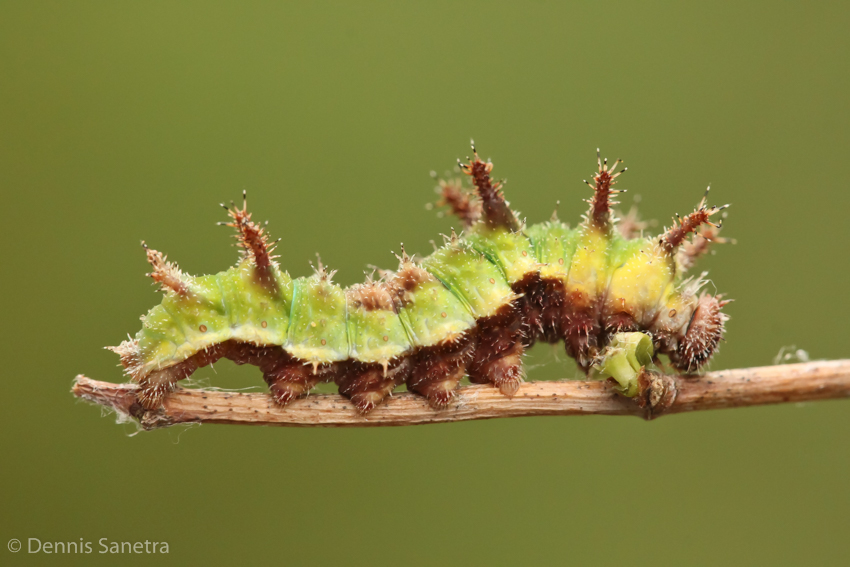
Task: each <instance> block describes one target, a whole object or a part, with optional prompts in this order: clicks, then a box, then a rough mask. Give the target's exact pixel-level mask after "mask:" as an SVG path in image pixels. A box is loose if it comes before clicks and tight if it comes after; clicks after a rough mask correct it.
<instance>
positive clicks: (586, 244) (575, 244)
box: [136, 221, 696, 373]
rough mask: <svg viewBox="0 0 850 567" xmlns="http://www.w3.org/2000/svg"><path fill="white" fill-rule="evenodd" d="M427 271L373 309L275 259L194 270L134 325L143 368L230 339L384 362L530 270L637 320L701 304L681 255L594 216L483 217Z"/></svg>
mask: <svg viewBox="0 0 850 567" xmlns="http://www.w3.org/2000/svg"><path fill="white" fill-rule="evenodd" d="M422 268H423V269H424V270H425V271H426V272H427V273H428V274H430V275H431V276H432V277H425V278H423V280H422V281H419V282H417V284H416V285H415V286H414V287H413V288H412V289H410V290H408V291H406V292H405V295H404V297H403V298H400V300H399V301H398V302H397V304H396V305H395V307H394V308H393V309H372V310H368V309H366V308H365V307H363V306H362V305H355V304H354V303H349V302H347V300H346V293H345V292H344V290H343V289H342V288H340V287H339V286H338V285H336V284H333V283H331V282H330V281H329V279H328V278H327V277H324V276H323V275H320V274H316V275H313V276H311V277H309V278H299V279H297V280H292V279H291V278H290V277H289V275H288V274H287V273H286V272H282V271H280V270H279V269H278V268H277V267H273V268H272V269H271V277H272V280H273V281H272V282H268V281H266V282H262V281H260V280H259V279H258V277H257V274H256V273H255V270H256V268H255V267H254V266H253V265H252V264H251V263H250V262H249V261H243V262H241V263H240V264H239V265H237V266H235V267H233V268H230V269H229V270H227V271H224V272H221V273H219V274H216V275H211V276H202V277H188V278H187V284H188V288H189V292H188V293H186V294H184V295H179V294H177V293H174V292H167V293H166V295H165V298H164V299H163V301H162V303H161V304H160V305H158V306H156V307H154V308H153V309H152V310H151V311H150V312H149V313H148V314H147V316H146V317H144V326H143V328H142V330H141V331H140V332H139V333H138V334H137V336H136V339H137V340H138V342H139V355H140V359H141V360H140V362H141V364H142V366H143V372H145V373H147V372H150V371H152V370H155V369H158V368H163V367H166V366H170V365H172V364H175V363H177V362H180V361H182V360H185V359H186V358H188V357H190V356H192V355H193V354H195V353H197V352H200V351H201V350H203V349H206V348H209V347H210V346H213V345H215V344H217V343H221V342H224V341H227V340H231V339H234V340H239V341H244V342H248V343H252V344H257V345H280V346H283V348H285V349H286V351H287V352H289V353H290V354H291V355H293V356H295V357H297V358H299V359H301V360H304V361H305V362H313V363H318V364H322V363H331V362H337V361H342V360H346V359H355V360H359V361H361V362H367V363H378V362H384V361H388V360H391V359H393V358H396V357H399V356H402V355H404V354H405V353H407V352H409V351H410V350H411V349H413V348H415V347H427V346H432V345H436V344H439V343H441V342H443V341H446V340H452V339H454V338H457V337H459V336H461V335H462V334H464V333H465V332H467V331H468V330H469V329H471V328H472V327H474V326H475V324H476V320H478V319H481V318H483V317H489V316H492V315H494V314H496V313H497V312H498V311H499V309H500V308H501V307H503V306H504V305H506V304H508V303H510V302H512V301H513V300H514V299H516V297H517V296H516V294H515V293H514V292H513V290H512V289H511V284H515V283H517V282H519V281H521V280H522V279H523V278H524V277H526V276H527V275H529V274H534V273H538V272H539V274H540V276H541V277H543V278H544V279H559V280H561V281H563V282H564V285H565V288H566V291H567V294H568V300H569V301H575V302H578V303H583V304H585V306H595V305H601V306H602V307H601V309H602V315H611V314H616V313H621V312H622V313H628V314H629V315H630V316H632V317H633V318H634V319H635V321H636V322H638V323H639V324H640V325H641V326H642V328H646V326H647V325H649V324H650V323H652V324H653V325H655V328H657V329H661V330H664V329H678V328H681V327H682V325H683V324H685V323H686V322H687V320H688V319H687V318H688V317H690V315H691V313H692V312H693V309H694V305H695V301H696V300H695V298H694V296H693V293H692V292H687V291H685V290H683V289H682V286H680V285H679V283H678V282H677V279H676V276H677V274H676V265H675V261H674V259H673V258H672V257H671V256H670V255H669V254H666V253H665V252H664V250H663V249H662V248H661V247H660V246H659V245H658V244H657V242H656V241H654V240H652V239H634V240H625V239H623V238H622V237H621V236H619V235H618V234H617V233H615V232H613V231H605V230H600V229H597V228H595V227H593V226H589V225H588V224H584V225H582V226H580V227H578V228H575V229H570V228H568V227H567V225H565V224H564V223H561V222H557V221H551V222H546V223H541V224H537V225H533V226H531V227H528V229H527V230H526V231H525V232H524V233H520V232H511V231H509V230H506V229H501V228H489V227H486V226H484V225H483V224H479V225H477V226H475V227H473V229H472V231H471V232H470V234H469V236H468V237H466V238H461V239H457V240H454V241H452V242H450V243H448V244H447V245H446V246H444V247H443V248H440V249H439V250H437V251H436V252H434V253H433V254H432V255H431V256H429V257H427V258H425V259H424V260H423V262H422Z"/></svg>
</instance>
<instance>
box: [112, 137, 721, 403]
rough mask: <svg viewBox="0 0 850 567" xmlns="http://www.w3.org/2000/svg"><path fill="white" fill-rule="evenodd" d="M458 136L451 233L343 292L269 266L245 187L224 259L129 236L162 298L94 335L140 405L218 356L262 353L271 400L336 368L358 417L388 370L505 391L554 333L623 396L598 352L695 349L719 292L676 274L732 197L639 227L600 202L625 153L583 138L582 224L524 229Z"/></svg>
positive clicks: (438, 387)
mask: <svg viewBox="0 0 850 567" xmlns="http://www.w3.org/2000/svg"><path fill="white" fill-rule="evenodd" d="M472 150H473V157H471V158H467V161H465V162H461V161H460V160H458V164H459V169H460V171H461V172H462V174H465V175H464V176H463V178H464V179H466V180H467V183H466V184H464V183H462V182H461V181H460V180H458V179H455V180H448V181H446V180H442V181H440V185H439V188H438V189H439V192H440V193H441V199H440V201H439V204H440V205H443V206H446V207H448V212H450V213H451V214H453V215H455V216H457V217H458V219H459V220H460V222H461V223H462V225H463V230H462V231H461V234H456V233H455V231H454V229H453V230H452V233H451V235H450V236H446V237H445V242H444V244H443V245H442V246H441V247H439V248H438V247H437V246H436V245H435V251H434V252H433V253H432V254H430V255H429V256H427V257H424V258H422V259H421V260H416V259H415V258H414V257H412V256H408V254H407V252H406V251H405V250H404V248H403V246H402V249H401V254H400V255H399V256H398V259H399V266H398V268H397V269H396V270H395V271H378V272H377V274H378V277H377V278H375V277H374V273H373V275H372V276H369V277H367V279H366V281H365V282H364V283H360V284H356V285H353V286H351V287H348V288H346V289H343V288H342V287H340V286H339V285H337V284H335V283H333V276H334V272H333V271H329V270H328V269H327V268H326V267H325V266H324V265H322V263H321V260H319V262H318V264H317V265H316V266H314V273H313V274H312V275H310V276H309V277H300V278H292V277H290V276H289V274H288V273H287V272H286V271H283V270H281V269H280V267H279V265H278V263H277V258H278V256H276V255H275V254H274V252H275V248H276V246H277V243H278V242H279V241H275V242H271V241H270V239H269V236H268V233H267V230H266V228H265V226H264V225H261V224H260V223H257V222H255V221H254V220H252V216H251V215H252V213H250V212H249V211H248V206H247V197H246V196H245V193H244V192H243V202H242V206H241V208H240V207H238V206H237V205H235V204H233V203H231V205H230V206H229V207H228V206H226V205H224V204H222V206H223V207H224V208H225V209H226V210H227V214H228V216H229V221H227V222H222V223H219V224H224V225H227V226H229V227H231V228H233V229H235V231H236V234H235V237H236V238H237V243H238V245H239V247H240V248H241V253H240V254H241V255H240V258H239V261H238V262H237V263H236V265H235V266H233V267H231V268H229V269H228V270H226V271H223V272H220V273H217V274H214V275H204V276H191V275H188V274H185V273H184V272H182V271H181V270H180V268H179V267H178V266H177V265H176V264H175V263H173V262H170V261H169V260H168V259H167V257H166V256H165V255H163V254H162V253H161V252H158V251H156V250H154V249H152V248H149V247H148V246H147V245H146V244H145V243H144V242H143V243H142V245H143V246H144V250H145V253H146V255H147V260H148V262H149V263H150V265H151V268H152V269H151V272H150V273H149V274H148V275H149V276H150V277H151V278H152V279H153V280H154V282H156V283H158V284H159V286H160V287H161V289H162V291H163V293H164V295H163V298H162V302H161V303H160V304H159V305H157V306H155V307H154V308H152V309H151V310H150V311H149V312H148V313H147V314H146V315H144V316H143V317H142V322H143V325H142V328H141V330H140V331H139V332H138V333H137V334H136V335H135V337H131V338H128V340H125V341H124V342H122V343H121V344H120V345H118V346H117V347H107V348H109V349H110V350H113V351H114V352H115V353H117V354H118V355H119V356H120V360H121V364H122V365H123V367H124V369H125V372H126V373H127V374H128V375H129V377H130V378H131V379H132V380H133V381H135V382H136V383H137V384H138V385H139V388H138V390H137V392H138V393H137V401H138V403H139V404H140V405H141V406H142V407H143V408H145V409H148V410H151V409H156V408H158V407H160V406H161V405H162V403H163V400H164V398H165V397H166V396H167V395H168V393H169V392H171V391H173V390H174V389H175V387H176V385H177V383H178V381H180V380H182V379H184V378H187V377H188V376H190V375H191V374H192V373H193V372H194V371H195V370H196V369H198V368H200V367H203V366H206V365H209V364H212V363H213V362H215V361H217V360H219V359H221V358H228V359H230V360H232V361H234V362H235V363H236V364H253V365H256V366H258V367H259V368H260V370H261V372H262V374H263V377H264V379H265V381H266V383H267V384H268V387H269V390H270V393H271V396H272V398H273V399H274V401H275V402H276V403H277V404H279V405H281V406H284V405H286V404H287V403H288V402H290V401H291V400H293V399H295V398H297V397H300V396H303V395H306V394H307V393H309V392H310V390H311V389H312V388H313V387H314V386H316V385H317V384H319V383H320V382H335V383H336V385H338V387H339V392H340V393H341V394H342V395H344V396H346V397H348V398H350V399H351V401H352V403H353V405H354V406H355V407H356V408H357V410H359V411H360V412H363V413H366V412H368V411H370V410H372V409H373V408H375V407H376V406H377V405H378V404H380V403H381V401H382V400H384V399H385V398H386V397H387V396H388V395H390V394H391V393H392V392H393V390H394V389H395V388H396V387H399V386H400V385H402V384H405V385H406V386H407V388H408V390H409V391H412V392H414V393H416V394H419V395H421V396H424V397H425V398H427V400H428V402H429V403H430V404H431V405H432V406H433V407H435V408H441V407H445V406H446V405H447V404H449V403H450V402H451V401H452V399H453V397H454V396H455V389H456V388H457V386H458V384H459V382H460V381H461V379H463V378H464V377H465V376H467V377H468V378H469V380H470V381H471V382H473V383H478V384H491V385H492V386H494V387H497V388H499V390H500V391H501V393H502V394H504V395H506V396H512V395H514V394H515V393H516V391H517V389H518V388H519V386H520V384H521V382H522V381H523V378H524V373H523V368H522V359H523V354H524V353H525V351H526V349H528V348H529V347H530V346H531V345H533V344H534V343H535V342H537V341H543V342H547V343H554V342H558V341H563V342H564V345H565V349H566V352H567V354H568V355H569V356H571V357H573V358H575V360H576V361H577V363H578V366H579V367H580V368H581V369H583V370H585V371H587V372H590V371H591V369H594V368H595V369H597V370H599V369H601V370H602V371H603V374H604V373H605V372H608V374H609V377H612V378H614V379H616V380H618V381H619V382H620V384H619V387H618V388H617V391H619V392H621V393H623V394H624V395H627V396H634V395H635V393H636V389H635V385H634V382H633V381H632V383H627V382H628V380H626V381H625V382H624V381H623V379H622V377H620V376H618V375H617V373H616V371H612V370H610V368H613V367H616V366H617V364H614V363H613V362H611V361H612V360H614V359H613V358H612V356H614V355H613V354H612V353H615V352H619V353H620V354H621V355H622V353H623V352H626V351H628V352H626V354H630V355H631V358H629V360H630V361H632V362H631V364H632V366H635V365H636V363H634V360H637V359H635V358H634V356H635V354H636V350H635V349H639V350H640V352H639V353H638V354H640V356H638V359H639V360H640V361H641V362H639V363H637V364H638V365H642V364H645V363H646V362H647V361H649V359H650V358H651V359H653V360H655V361H656V362H657V363H659V364H660V360H659V359H658V355H659V354H663V355H666V357H667V358H668V359H669V363H670V364H671V365H672V366H673V367H674V368H675V369H677V370H679V371H682V372H693V371H696V370H698V369H699V368H700V367H701V366H703V365H704V364H705V363H706V362H707V361H708V360H709V358H710V357H711V356H712V354H713V353H714V352H715V351H716V349H717V346H718V342H719V341H720V340H721V339H722V337H723V333H724V324H725V321H726V320H727V319H728V317H727V316H726V315H725V314H724V313H722V311H721V309H722V308H723V307H724V306H725V305H726V304H727V303H728V301H729V300H725V299H723V296H721V295H711V294H708V293H705V292H701V289H702V287H703V286H704V284H705V273H703V274H701V275H700V276H696V277H688V278H685V276H684V274H685V273H686V271H687V270H688V269H689V268H691V267H692V266H693V265H694V262H695V260H696V259H697V258H698V257H699V256H700V255H702V254H704V253H705V252H706V250H707V249H708V247H709V245H710V243H712V242H717V241H723V239H721V238H720V237H719V236H718V234H717V233H718V231H719V230H720V228H721V226H722V220H720V222H717V223H715V222H713V221H712V220H711V217H712V216H713V215H715V214H717V213H719V212H720V211H722V210H723V209H724V208H725V207H727V206H728V205H724V206H723V207H716V206H712V207H709V206H707V205H706V198H707V196H708V190H706V193H705V196H703V199H702V201H701V202H700V203H699V205H698V206H697V207H696V209H695V210H694V212H692V213H690V214H689V215H687V216H685V217H684V218H681V217H679V216H678V215H676V217H675V218H674V219H673V224H672V225H671V226H670V227H669V228H665V229H664V231H663V233H662V234H661V235H660V236H657V237H644V236H643V235H642V232H643V228H644V226H643V225H642V224H641V223H640V222H639V221H638V220H637V217H636V215H635V214H634V212H632V213H630V214H629V216H628V217H626V218H625V219H624V220H622V221H618V219H616V218H615V213H614V211H613V209H612V207H613V206H614V205H616V204H618V203H617V202H616V201H614V198H615V197H616V195H618V194H620V193H622V192H624V191H625V190H619V189H614V186H615V185H616V183H617V181H618V177H619V176H620V175H621V174H623V173H624V172H625V171H626V168H623V169H622V170H620V171H617V169H618V168H619V166H620V164H621V162H622V160H617V161H615V162H613V163H611V164H609V163H608V160H607V159H604V160H603V159H602V158H601V157H600V154H599V151H598V150H597V156H596V157H597V159H596V162H597V168H596V171H595V172H594V174H593V177H592V178H591V181H587V180H585V183H586V184H587V185H589V186H590V187H591V189H592V190H593V194H592V196H591V197H590V198H589V199H587V200H586V201H587V203H588V204H589V209H588V211H587V213H586V214H585V215H584V216H583V217H582V221H581V223H580V224H579V225H578V226H577V227H575V228H570V227H569V226H568V225H567V224H565V223H563V222H561V221H560V220H558V218H557V215H556V214H553V218H552V219H550V220H549V221H546V222H542V223H539V224H534V225H530V226H528V225H526V224H525V222H524V221H522V220H520V216H519V214H518V213H516V212H515V211H513V210H512V209H511V208H510V206H509V203H508V202H507V201H506V200H505V197H504V193H503V183H502V182H500V181H497V180H494V179H493V178H492V176H491V173H492V170H493V163H492V162H491V161H490V160H488V161H487V162H485V161H483V160H481V159H480V157H479V156H478V153H477V151H476V150H475V147H474V145H473V148H472ZM689 235H693V237H692V238H691V239H689V238H688V237H689ZM629 345H631V346H629ZM623 348H625V349H626V350H625V351H624V350H623ZM629 348H631V350H630V351H629V350H628V349H629ZM612 349H613V350H612ZM609 363H610V364H609ZM605 368H609V370H607V371H606V370H605ZM632 377H633V376H632ZM629 379H631V377H630V378H629Z"/></svg>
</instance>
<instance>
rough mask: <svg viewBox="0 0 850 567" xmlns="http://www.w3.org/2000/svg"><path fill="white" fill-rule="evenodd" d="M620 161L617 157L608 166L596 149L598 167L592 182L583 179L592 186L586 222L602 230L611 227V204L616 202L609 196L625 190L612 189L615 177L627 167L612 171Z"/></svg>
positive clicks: (606, 160) (606, 159)
mask: <svg viewBox="0 0 850 567" xmlns="http://www.w3.org/2000/svg"><path fill="white" fill-rule="evenodd" d="M622 161H623V160H620V159H618V160H617V161H615V162H614V163H612V164H611V165H610V166H609V165H608V158H605V159H604V160H603V159H602V158H601V157H600V156H599V149H597V150H596V162H597V163H598V165H599V169H598V171H597V172H596V173H594V174H593V183H590V182H589V181H588V180H587V179H585V180H584V182H585V183H587V184H588V185H589V186H590V187H592V188H593V198H592V199H590V200H589V201H588V203H590V212H589V213H588V216H587V219H588V222H590V224H592V225H593V226H596V227H598V228H600V229H602V230H609V229H610V228H611V206H612V205H616V204H618V203H617V202H616V201H613V200H612V199H611V196H612V195H617V194H619V193H624V192H625V189H623V190H618V189H612V187H613V185H614V184H616V183H617V181H616V179H617V178H618V177H619V176H620V175H622V174H623V173H625V172H626V170H627V169H628V168H625V167H624V168H623V169H622V170H620V171H618V172H616V173H614V168H615V167H616V166H617V165H618V164H620V163H622Z"/></svg>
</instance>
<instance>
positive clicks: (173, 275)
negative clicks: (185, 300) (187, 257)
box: [142, 241, 189, 295]
mask: <svg viewBox="0 0 850 567" xmlns="http://www.w3.org/2000/svg"><path fill="white" fill-rule="evenodd" d="M142 248H144V249H145V255H146V256H147V258H148V264H150V265H151V268H153V270H152V271H151V272H150V273H149V274H147V276H148V277H150V278H151V279H152V280H153V281H155V282H156V283H158V284H159V285H160V286H162V289H163V290H165V289H170V290H171V291H173V292H174V293H177V294H179V295H186V294H187V293H188V292H189V286H188V285H186V282H185V281H184V278H183V272H181V271H180V268H178V267H177V264H175V263H173V262H169V261H168V257H167V256H165V255H163V253H162V252H159V251H158V250H154V249H153V248H148V245H147V244H145V242H144V241H142Z"/></svg>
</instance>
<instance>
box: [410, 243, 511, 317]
mask: <svg viewBox="0 0 850 567" xmlns="http://www.w3.org/2000/svg"><path fill="white" fill-rule="evenodd" d="M422 267H424V268H425V269H426V270H427V271H428V272H430V273H431V274H433V275H434V276H436V277H437V279H439V280H440V281H441V282H442V283H443V284H444V285H445V286H446V287H447V288H449V289H450V290H451V291H452V293H454V295H455V296H456V297H457V298H458V299H460V301H461V303H463V305H464V306H465V307H466V308H467V310H468V311H469V313H470V315H472V316H473V317H475V318H476V319H480V318H482V317H490V316H491V315H495V314H496V312H497V311H498V310H499V308H500V307H502V306H503V305H505V304H507V303H510V302H511V301H513V299H514V297H515V295H514V293H513V291H512V290H511V287H510V286H509V285H508V283H507V281H506V280H505V277H504V275H503V274H502V271H501V270H500V269H499V267H498V266H497V265H496V264H494V263H493V262H492V261H491V260H490V259H488V258H487V257H486V256H484V255H483V254H481V253H480V252H478V251H477V250H475V248H473V247H472V246H470V245H469V244H467V243H465V242H462V241H460V242H457V243H452V244H448V245H446V246H444V247H443V248H440V249H439V250H437V251H436V252H434V253H433V254H432V255H431V256H429V257H428V258H426V259H425V261H424V262H423V263H422Z"/></svg>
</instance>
